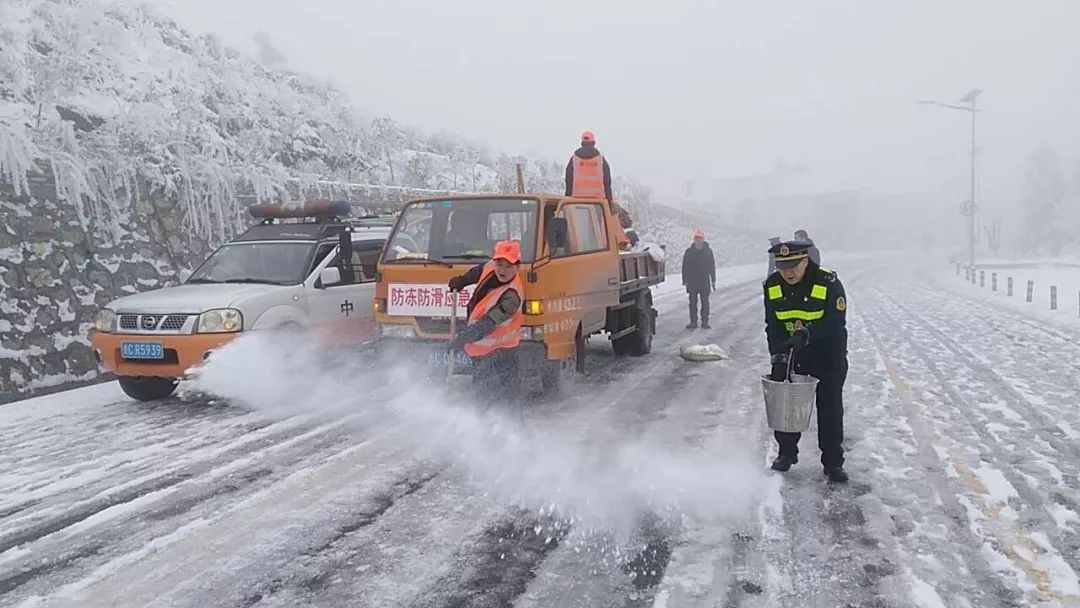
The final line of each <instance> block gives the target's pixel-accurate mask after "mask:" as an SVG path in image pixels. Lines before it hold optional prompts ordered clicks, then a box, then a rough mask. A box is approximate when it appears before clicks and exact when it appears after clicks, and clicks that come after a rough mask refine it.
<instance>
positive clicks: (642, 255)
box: [619, 251, 664, 294]
mask: <svg viewBox="0 0 1080 608" xmlns="http://www.w3.org/2000/svg"><path fill="white" fill-rule="evenodd" d="M663 281H664V264H663V262H657V261H656V260H654V259H652V256H650V255H649V254H648V253H646V252H644V251H624V252H620V253H619V293H620V294H626V293H632V292H635V291H640V290H642V289H646V288H648V287H652V286H653V285H659V284H660V283H662V282H663Z"/></svg>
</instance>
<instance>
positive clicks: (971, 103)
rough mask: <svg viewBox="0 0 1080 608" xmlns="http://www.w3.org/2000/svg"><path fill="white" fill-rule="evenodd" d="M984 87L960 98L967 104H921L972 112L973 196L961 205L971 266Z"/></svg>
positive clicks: (973, 265)
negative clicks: (977, 140) (980, 105)
mask: <svg viewBox="0 0 1080 608" xmlns="http://www.w3.org/2000/svg"><path fill="white" fill-rule="evenodd" d="M982 92H983V91H982V89H971V90H970V91H968V94H967V95H964V96H963V98H961V99H960V103H966V104H968V105H966V106H957V105H953V104H950V103H941V102H939V101H930V100H925V99H924V100H922V101H920V102H919V104H920V105H933V106H941V107H943V108H949V109H950V110H962V111H964V112H968V113H970V114H971V198H970V199H968V200H967V201H966V202H965V203H966V204H964V205H963V206H961V213H963V214H964V215H966V216H967V218H968V261H969V262H970V264H971V267H972V268H974V267H975V209H976V207H975V114H976V113H977V112H981V110H979V109H978V108H976V107H975V100H976V99H978V98H979V95H981V94H982Z"/></svg>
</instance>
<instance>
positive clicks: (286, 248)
mask: <svg viewBox="0 0 1080 608" xmlns="http://www.w3.org/2000/svg"><path fill="white" fill-rule="evenodd" d="M314 250H315V243H305V242H290V241H279V242H263V243H230V244H228V245H225V246H223V247H221V248H220V249H218V250H217V251H215V252H214V254H213V255H211V256H210V257H209V258H208V259H207V260H206V261H205V262H203V263H202V265H201V266H199V269H198V270H196V271H195V272H194V273H193V274H192V275H191V278H189V279H188V280H187V282H188V283H266V284H269V285H295V284H297V283H300V282H301V281H303V280H304V278H305V277H306V275H307V270H308V267H309V265H310V264H311V256H312V254H313V253H314Z"/></svg>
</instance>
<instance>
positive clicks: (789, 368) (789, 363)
mask: <svg viewBox="0 0 1080 608" xmlns="http://www.w3.org/2000/svg"><path fill="white" fill-rule="evenodd" d="M794 367H795V349H794V348H792V349H790V350H789V351H788V357H787V380H786V382H791V371H792V368H794Z"/></svg>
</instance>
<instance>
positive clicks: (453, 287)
mask: <svg viewBox="0 0 1080 608" xmlns="http://www.w3.org/2000/svg"><path fill="white" fill-rule="evenodd" d="M446 286H447V287H449V288H450V291H461V290H462V289H465V288H466V287H468V286H469V283H468V282H467V281H466V280H465V275H461V276H457V277H454V278H452V279H450V282H449V283H447V284H446Z"/></svg>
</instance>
